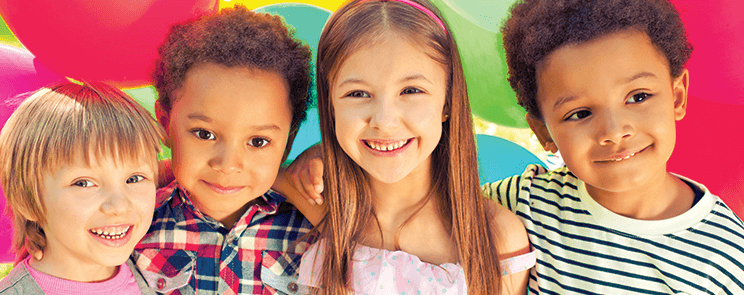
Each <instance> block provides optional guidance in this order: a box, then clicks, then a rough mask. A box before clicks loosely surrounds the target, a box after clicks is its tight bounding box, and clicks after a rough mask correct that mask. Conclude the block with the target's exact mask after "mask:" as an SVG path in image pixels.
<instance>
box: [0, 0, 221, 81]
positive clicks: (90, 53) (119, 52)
mask: <svg viewBox="0 0 744 295" xmlns="http://www.w3.org/2000/svg"><path fill="white" fill-rule="evenodd" d="M217 7H218V0H178V1H175V0H121V1H111V0H66V1H58V0H23V1H0V14H2V18H3V20H5V23H6V24H7V25H8V27H9V28H10V30H11V31H12V32H13V33H14V35H15V36H16V37H17V38H18V40H19V41H20V42H21V43H23V45H24V46H25V47H26V48H28V50H29V51H31V52H32V53H33V54H34V55H36V57H37V58H38V59H39V60H40V61H42V62H43V63H44V64H46V65H47V66H49V67H50V68H52V69H53V70H55V71H57V72H59V73H61V74H63V75H65V76H68V77H71V78H74V79H78V80H95V81H105V82H108V83H111V84H114V85H117V86H121V87H135V86H141V85H144V84H149V80H150V79H149V74H150V71H151V69H152V66H153V64H154V61H155V58H156V57H157V46H158V45H160V44H161V43H162V42H163V40H164V39H165V35H166V33H167V32H168V30H169V29H170V27H171V25H172V24H174V23H178V22H182V21H184V20H187V19H190V18H195V17H198V16H199V15H202V14H206V13H212V12H215V11H217Z"/></svg>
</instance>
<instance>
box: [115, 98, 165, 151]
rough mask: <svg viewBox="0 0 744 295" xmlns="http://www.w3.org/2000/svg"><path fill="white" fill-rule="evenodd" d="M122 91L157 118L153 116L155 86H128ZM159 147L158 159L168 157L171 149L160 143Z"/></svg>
mask: <svg viewBox="0 0 744 295" xmlns="http://www.w3.org/2000/svg"><path fill="white" fill-rule="evenodd" d="M124 92H125V93H126V94H129V96H131V97H132V98H134V100H135V101H136V102H137V103H139V104H140V105H141V106H143V107H144V108H145V109H146V110H147V111H148V112H150V114H151V115H152V117H153V118H155V119H157V117H156V116H155V101H156V100H157V99H158V91H157V90H155V87H153V86H146V87H142V88H130V89H124ZM161 148H162V151H161V152H160V154H158V160H163V159H170V158H171V150H170V149H169V148H168V147H166V146H165V145H162V146H161Z"/></svg>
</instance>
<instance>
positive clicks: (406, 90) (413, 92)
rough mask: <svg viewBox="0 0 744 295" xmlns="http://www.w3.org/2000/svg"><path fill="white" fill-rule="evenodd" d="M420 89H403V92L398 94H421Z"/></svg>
mask: <svg viewBox="0 0 744 295" xmlns="http://www.w3.org/2000/svg"><path fill="white" fill-rule="evenodd" d="M422 92H423V91H421V89H418V88H415V87H408V88H406V89H403V92H401V93H400V94H416V93H422Z"/></svg>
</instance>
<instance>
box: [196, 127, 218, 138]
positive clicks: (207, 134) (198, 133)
mask: <svg viewBox="0 0 744 295" xmlns="http://www.w3.org/2000/svg"><path fill="white" fill-rule="evenodd" d="M191 133H193V134H194V135H196V137H198V138H199V139H203V140H214V139H215V137H214V134H212V132H209V131H207V130H204V129H196V130H194V131H191Z"/></svg>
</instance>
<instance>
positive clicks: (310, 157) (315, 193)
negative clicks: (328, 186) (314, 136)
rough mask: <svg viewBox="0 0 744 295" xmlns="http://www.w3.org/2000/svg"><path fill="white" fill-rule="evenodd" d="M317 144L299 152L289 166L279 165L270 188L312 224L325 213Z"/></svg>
mask: <svg viewBox="0 0 744 295" xmlns="http://www.w3.org/2000/svg"><path fill="white" fill-rule="evenodd" d="M320 153H321V149H320V146H319V145H314V146H311V147H309V148H308V149H307V150H305V151H304V152H302V154H300V155H299V156H298V157H297V158H296V159H295V160H294V161H293V162H292V164H290V165H289V167H281V168H280V169H279V174H278V175H277V177H276V180H275V181H274V185H273V186H272V187H271V188H272V189H273V190H275V191H277V192H279V193H280V194H282V195H284V196H285V197H286V198H287V201H288V202H290V203H292V205H294V206H295V207H297V209H298V210H300V212H302V214H303V215H305V218H307V219H308V220H309V221H310V223H312V224H313V225H318V223H319V222H320V220H322V219H323V217H324V216H325V214H326V210H327V206H326V205H325V204H324V203H323V197H322V196H321V195H320V193H322V192H323V162H322V160H321V156H322V155H321V154H320Z"/></svg>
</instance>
